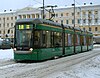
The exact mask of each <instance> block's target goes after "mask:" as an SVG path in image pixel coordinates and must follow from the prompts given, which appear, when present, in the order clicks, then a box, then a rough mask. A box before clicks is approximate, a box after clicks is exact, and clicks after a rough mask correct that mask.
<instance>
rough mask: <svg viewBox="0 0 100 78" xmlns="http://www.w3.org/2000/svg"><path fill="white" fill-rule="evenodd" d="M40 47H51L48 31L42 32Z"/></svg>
mask: <svg viewBox="0 0 100 78" xmlns="http://www.w3.org/2000/svg"><path fill="white" fill-rule="evenodd" d="M42 47H51V33H50V31H43V32H42Z"/></svg>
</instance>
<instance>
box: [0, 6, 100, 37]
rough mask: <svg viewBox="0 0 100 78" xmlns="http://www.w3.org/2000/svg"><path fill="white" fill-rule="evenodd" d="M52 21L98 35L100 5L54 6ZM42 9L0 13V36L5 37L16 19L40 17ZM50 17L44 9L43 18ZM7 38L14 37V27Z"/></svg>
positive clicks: (99, 34) (99, 29) (99, 31)
mask: <svg viewBox="0 0 100 78" xmlns="http://www.w3.org/2000/svg"><path fill="white" fill-rule="evenodd" d="M54 11H55V17H53V21H54V22H58V23H62V24H65V25H66V24H69V25H71V26H74V22H75V26H78V27H80V28H81V29H84V30H87V31H91V32H92V33H93V34H94V36H100V5H88V6H87V5H84V6H76V7H75V20H74V7H73V6H71V7H64V8H55V9H54ZM42 16H43V14H42V10H41V9H39V8H32V7H25V8H23V9H20V10H17V11H16V12H10V13H0V37H1V38H5V37H6V34H7V31H8V29H9V28H11V27H14V25H15V21H16V19H25V18H42ZM50 17H51V15H50V13H48V12H47V11H45V19H49V18H50ZM8 37H9V38H14V29H11V31H10V33H9V34H8Z"/></svg>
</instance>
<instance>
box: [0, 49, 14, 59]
mask: <svg viewBox="0 0 100 78" xmlns="http://www.w3.org/2000/svg"><path fill="white" fill-rule="evenodd" d="M13 57H14V56H13V49H5V50H0V59H7V60H9V59H13Z"/></svg>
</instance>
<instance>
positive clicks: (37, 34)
mask: <svg viewBox="0 0 100 78" xmlns="http://www.w3.org/2000/svg"><path fill="white" fill-rule="evenodd" d="M40 33H41V31H39V30H38V31H35V33H34V47H35V48H40V46H41V45H40V38H41V37H40V36H41V34H40Z"/></svg>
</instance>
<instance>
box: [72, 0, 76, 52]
mask: <svg viewBox="0 0 100 78" xmlns="http://www.w3.org/2000/svg"><path fill="white" fill-rule="evenodd" d="M72 6H74V27H75V0H74V4H72ZM75 39H76V37H75V28H74V39H73V42H74V43H73V44H74V53H76V51H75Z"/></svg>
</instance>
